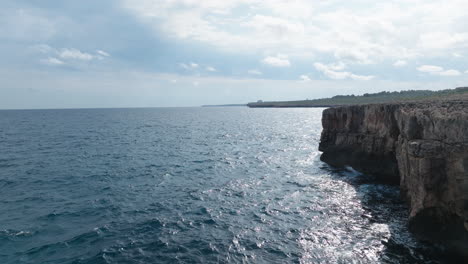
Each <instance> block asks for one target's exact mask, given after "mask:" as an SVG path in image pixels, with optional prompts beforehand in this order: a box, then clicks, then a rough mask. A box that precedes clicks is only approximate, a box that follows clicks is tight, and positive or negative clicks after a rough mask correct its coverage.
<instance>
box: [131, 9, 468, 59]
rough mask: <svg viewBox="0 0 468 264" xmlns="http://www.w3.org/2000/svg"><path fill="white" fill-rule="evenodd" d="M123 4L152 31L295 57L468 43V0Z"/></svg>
mask: <svg viewBox="0 0 468 264" xmlns="http://www.w3.org/2000/svg"><path fill="white" fill-rule="evenodd" d="M122 6H123V8H124V9H126V10H128V11H129V12H130V13H131V14H133V15H134V16H135V17H137V18H138V19H139V21H141V22H142V23H143V24H144V25H146V26H149V27H151V28H153V29H154V32H155V34H160V33H161V32H163V33H164V34H165V35H167V36H168V37H171V38H176V39H182V40H193V41H196V42H201V43H204V44H207V45H210V46H214V47H217V48H220V49H225V50H228V51H235V52H246V53H254V52H259V51H263V52H264V51H266V52H267V53H269V54H271V53H276V52H288V54H290V56H291V57H292V56H293V55H292V54H291V53H289V52H290V51H291V50H294V53H295V54H296V55H297V56H303V55H304V54H324V55H329V56H333V57H335V58H336V59H339V60H342V61H345V62H349V63H360V64H371V63H379V62H381V61H383V60H389V61H396V60H401V59H403V58H404V59H405V60H410V59H413V58H434V57H443V56H447V55H449V54H451V53H452V52H458V51H459V50H460V49H466V48H467V47H468V30H466V29H467V28H468V22H466V19H465V17H466V14H465V13H464V12H463V10H464V9H463V8H460V7H463V6H466V0H453V1H449V2H447V1H442V0H434V1H425V0H411V1H404V0H396V1H388V2H385V3H383V2H378V1H377V2H376V1H372V0H350V1H348V2H347V3H346V4H340V3H338V2H337V1H308V0H294V1H288V0H275V1H264V0H224V1H214V0H207V1H194V0H170V1H169V0H122ZM239 10H247V11H245V12H239ZM414 21H418V23H414Z"/></svg>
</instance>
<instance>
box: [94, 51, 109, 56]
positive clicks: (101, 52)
mask: <svg viewBox="0 0 468 264" xmlns="http://www.w3.org/2000/svg"><path fill="white" fill-rule="evenodd" d="M96 53H97V54H99V55H101V56H104V57H110V54H109V53H107V52H105V51H103V50H97V51H96Z"/></svg>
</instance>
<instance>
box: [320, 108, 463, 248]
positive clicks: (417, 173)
mask: <svg viewBox="0 0 468 264" xmlns="http://www.w3.org/2000/svg"><path fill="white" fill-rule="evenodd" d="M322 124H323V131H322V136H321V142H320V146H319V149H320V150H321V151H323V154H322V156H321V159H322V160H323V161H325V162H327V163H329V164H331V165H333V166H345V165H350V166H352V167H354V168H355V169H357V170H360V171H362V172H365V173H368V174H373V175H375V176H376V177H378V178H380V179H381V180H384V181H387V182H393V183H398V182H399V184H400V188H401V193H402V196H403V198H404V199H405V200H406V201H407V202H408V204H409V208H410V214H409V218H410V219H409V220H410V228H411V229H412V230H413V231H415V232H416V233H417V234H419V235H420V236H422V237H424V238H427V239H430V240H439V241H448V243H450V245H452V246H453V247H454V248H456V249H457V251H459V252H462V253H464V254H466V255H468V100H465V99H460V100H449V101H434V102H419V103H406V104H375V105H355V106H346V107H337V108H329V109H326V110H325V111H324V112H323V118H322Z"/></svg>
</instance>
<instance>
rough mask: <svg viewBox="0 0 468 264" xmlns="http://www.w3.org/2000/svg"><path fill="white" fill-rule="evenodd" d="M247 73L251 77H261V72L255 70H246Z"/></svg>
mask: <svg viewBox="0 0 468 264" xmlns="http://www.w3.org/2000/svg"><path fill="white" fill-rule="evenodd" d="M247 73H248V74H251V75H262V72H261V71H259V70H256V69H252V70H248V71H247Z"/></svg>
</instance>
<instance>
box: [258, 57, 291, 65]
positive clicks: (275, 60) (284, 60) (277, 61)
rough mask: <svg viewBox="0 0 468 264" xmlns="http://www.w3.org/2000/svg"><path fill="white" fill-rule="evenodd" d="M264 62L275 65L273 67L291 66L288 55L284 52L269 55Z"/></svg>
mask: <svg viewBox="0 0 468 264" xmlns="http://www.w3.org/2000/svg"><path fill="white" fill-rule="evenodd" d="M262 63H264V64H267V65H270V66H273V67H289V66H291V63H290V62H289V60H288V57H287V56H285V55H282V54H278V55H276V56H268V57H266V58H264V59H263V60H262Z"/></svg>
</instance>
